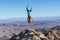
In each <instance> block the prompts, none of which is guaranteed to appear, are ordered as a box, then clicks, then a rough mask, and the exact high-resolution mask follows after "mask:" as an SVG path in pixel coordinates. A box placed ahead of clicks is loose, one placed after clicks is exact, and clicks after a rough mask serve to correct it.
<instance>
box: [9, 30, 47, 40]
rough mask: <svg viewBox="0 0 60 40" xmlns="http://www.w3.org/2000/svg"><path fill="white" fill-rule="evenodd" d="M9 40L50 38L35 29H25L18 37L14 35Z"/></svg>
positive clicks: (45, 39) (44, 39) (42, 39)
mask: <svg viewBox="0 0 60 40" xmlns="http://www.w3.org/2000/svg"><path fill="white" fill-rule="evenodd" d="M9 40H48V38H47V37H46V36H45V35H44V34H42V33H38V32H36V31H34V30H33V29H30V30H29V29H25V30H23V31H22V32H21V33H19V34H18V35H14V36H13V37H12V38H11V39H9Z"/></svg>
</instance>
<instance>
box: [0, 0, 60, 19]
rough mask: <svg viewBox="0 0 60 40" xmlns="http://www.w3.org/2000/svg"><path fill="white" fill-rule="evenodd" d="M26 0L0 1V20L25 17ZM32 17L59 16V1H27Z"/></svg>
mask: <svg viewBox="0 0 60 40" xmlns="http://www.w3.org/2000/svg"><path fill="white" fill-rule="evenodd" d="M27 3H28V2H27V0H0V19H5V18H21V17H27V12H26V5H27ZM29 5H30V6H31V7H32V12H31V16H32V17H52V16H60V0H29Z"/></svg>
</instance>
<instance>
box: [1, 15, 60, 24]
mask: <svg viewBox="0 0 60 40" xmlns="http://www.w3.org/2000/svg"><path fill="white" fill-rule="evenodd" d="M46 20H47V21H49V20H50V21H51V20H60V16H57V17H33V21H46ZM14 21H27V18H10V19H0V23H2V22H14Z"/></svg>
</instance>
